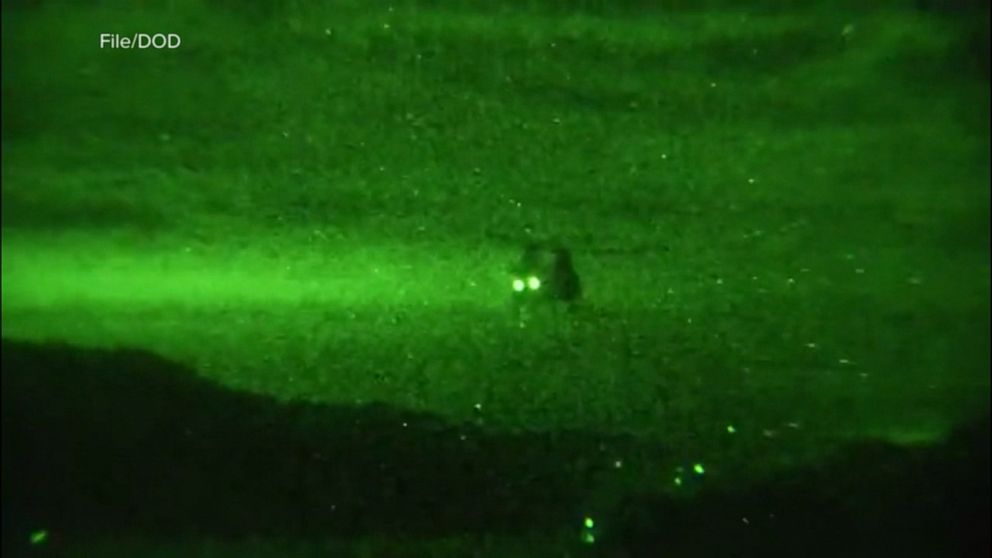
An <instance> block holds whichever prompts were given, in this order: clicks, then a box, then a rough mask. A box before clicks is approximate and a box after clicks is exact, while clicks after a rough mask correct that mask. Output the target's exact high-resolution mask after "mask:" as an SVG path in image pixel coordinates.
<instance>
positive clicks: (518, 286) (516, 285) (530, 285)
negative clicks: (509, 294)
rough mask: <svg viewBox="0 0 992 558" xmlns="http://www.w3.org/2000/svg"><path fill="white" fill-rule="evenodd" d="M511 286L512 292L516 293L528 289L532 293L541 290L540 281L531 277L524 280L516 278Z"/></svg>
mask: <svg viewBox="0 0 992 558" xmlns="http://www.w3.org/2000/svg"><path fill="white" fill-rule="evenodd" d="M512 285H513V290H514V291H515V292H518V293H522V292H524V291H526V290H528V289H530V290H532V291H536V290H537V289H540V288H541V280H540V279H538V278H537V277H535V276H533V275H531V276H530V277H527V278H526V279H521V278H519V277H516V278H514V279H513V284H512Z"/></svg>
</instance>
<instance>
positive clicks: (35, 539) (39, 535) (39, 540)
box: [30, 529, 48, 544]
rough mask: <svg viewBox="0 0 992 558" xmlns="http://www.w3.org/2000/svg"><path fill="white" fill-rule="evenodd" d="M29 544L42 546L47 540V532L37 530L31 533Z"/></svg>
mask: <svg viewBox="0 0 992 558" xmlns="http://www.w3.org/2000/svg"><path fill="white" fill-rule="evenodd" d="M30 540H31V544H44V543H45V541H47V540H48V531H46V530H44V529H39V530H37V531H35V532H33V533H31V537H30Z"/></svg>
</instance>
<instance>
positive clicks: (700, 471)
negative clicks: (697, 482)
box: [692, 463, 706, 475]
mask: <svg viewBox="0 0 992 558" xmlns="http://www.w3.org/2000/svg"><path fill="white" fill-rule="evenodd" d="M692 470H693V471H695V472H696V474H697V475H702V474H703V473H705V472H706V469H703V464H702V463H696V464H695V465H693V466H692Z"/></svg>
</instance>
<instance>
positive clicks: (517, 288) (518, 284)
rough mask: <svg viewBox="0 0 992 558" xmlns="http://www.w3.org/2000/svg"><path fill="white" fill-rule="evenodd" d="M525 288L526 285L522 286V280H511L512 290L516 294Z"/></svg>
mask: <svg viewBox="0 0 992 558" xmlns="http://www.w3.org/2000/svg"><path fill="white" fill-rule="evenodd" d="M526 287H527V285H526V284H524V282H523V280H522V279H514V280H513V290H515V291H517V292H518V293H519V292H520V291H522V290H524V289H525V288H526Z"/></svg>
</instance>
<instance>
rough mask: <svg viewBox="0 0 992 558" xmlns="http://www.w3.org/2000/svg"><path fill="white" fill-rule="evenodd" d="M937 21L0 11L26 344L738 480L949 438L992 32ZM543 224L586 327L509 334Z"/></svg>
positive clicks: (10, 323) (978, 404) (726, 14)
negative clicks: (155, 43)
mask: <svg viewBox="0 0 992 558" xmlns="http://www.w3.org/2000/svg"><path fill="white" fill-rule="evenodd" d="M917 4H921V3H917ZM939 4H940V3H935V7H932V8H920V6H918V5H914V4H913V3H912V2H908V1H907V2H901V1H896V0H891V1H887V2H879V3H875V4H873V5H872V6H871V7H865V6H864V5H862V4H861V3H858V2H853V1H852V2H841V3H837V2H823V3H821V4H817V3H814V2H771V1H761V2H751V3H738V2H730V1H726V2H723V1H717V0H711V1H707V2H681V1H674V0H673V1H670V2H657V3H651V2H644V3H639V2H635V1H633V0H631V1H620V2H612V3H608V2H594V1H589V2H581V1H578V0H576V1H568V2H566V1H557V2H556V1H539V0H532V1H526V2H525V1H522V0H521V1H513V2H503V3H501V4H500V5H499V6H500V7H498V8H497V7H494V5H495V3H485V2H469V1H467V0H464V1H458V2H433V1H428V0H424V1H419V2H417V1H412V0H411V1H401V2H392V3H390V2H379V1H373V2H355V1H351V0H345V1H340V2H334V3H327V4H324V3H319V2H306V1H303V0H299V1H284V2H271V3H266V2H254V3H245V4H241V3H236V2H233V1H222V0H213V1H211V0H173V1H157V2H156V1H151V0H149V1H146V2H138V3H135V2H125V1H104V2H72V3H69V2H66V3H59V2H48V1H44V0H42V1H34V2H29V1H21V2H8V3H5V4H4V8H3V28H2V36H3V60H2V62H3V91H2V102H3V107H2V109H3V118H2V122H3V124H2V133H3V138H2V139H3V147H2V155H3V171H2V172H3V173H2V184H3V197H2V212H3V213H2V217H3V337H4V339H14V340H34V341H40V340H60V341H66V342H69V343H71V344H73V345H76V346H79V347H85V348H112V347H119V346H121V347H132V348H141V349H147V350H149V351H152V352H154V353H156V354H159V355H162V356H164V357H166V358H169V359H171V360H174V361H176V362H178V363H182V364H183V365H186V366H189V367H190V368H192V369H195V370H196V371H197V372H198V373H199V374H201V375H202V376H203V377H205V378H207V379H209V380H212V381H215V382H217V383H219V384H220V385H222V386H225V387H228V388H231V389H233V390H244V391H249V392H254V393H259V394H269V395H272V396H275V397H277V398H278V399H280V400H301V399H302V400H306V401H310V402H316V403H324V404H341V405H362V404H365V403H372V402H377V403H386V404H390V405H394V406H396V407H399V408H402V409H408V410H414V411H424V412H430V413H434V414H437V415H440V416H442V417H444V418H446V419H448V420H451V421H453V422H454V423H457V422H462V421H476V422H479V421H481V422H482V423H484V427H485V428H486V429H488V430H489V431H492V432H520V431H557V430H562V429H577V430H581V431H583V432H589V433H596V434H604V435H619V434H631V435H634V436H635V437H637V439H639V440H642V441H643V442H644V443H646V444H658V445H661V446H664V447H665V448H667V451H668V454H667V455H670V456H673V457H671V460H670V461H671V462H672V463H674V462H677V461H678V460H680V459H681V460H685V459H689V460H703V461H705V462H707V463H712V464H713V465H712V466H711V469H715V470H720V469H722V470H724V471H735V475H737V476H731V475H729V473H728V476H727V477H726V478H727V481H726V482H728V483H731V482H739V481H741V479H750V478H761V477H766V476H769V475H771V476H773V475H774V474H775V471H776V470H777V469H778V468H780V467H785V466H788V465H791V464H795V463H796V462H801V461H809V460H816V459H818V458H819V456H821V455H824V454H826V453H828V452H829V451H831V450H832V449H833V448H835V447H837V446H838V445H839V444H842V443H844V442H847V441H850V440H852V439H862V438H866V437H878V438H883V439H886V440H889V441H892V442H895V443H898V444H917V443H927V442H933V441H936V440H939V439H941V438H942V437H943V436H944V434H945V433H946V432H947V431H948V430H949V429H950V428H951V426H952V425H954V424H956V423H958V422H961V421H964V420H967V419H970V418H973V417H975V416H980V415H981V414H982V413H987V412H988V399H989V375H988V369H989V362H990V358H989V344H988V338H989V333H990V332H989V279H990V266H989V246H990V243H989V190H988V184H989V179H990V160H989V155H988V153H989V147H990V146H989V143H990V142H989V124H988V122H989V79H988V75H989V74H988V21H987V18H988V16H987V12H984V14H985V15H984V21H983V19H982V17H980V16H975V15H974V14H971V13H970V12H965V15H964V16H961V15H960V14H956V13H954V11H953V10H947V9H943V8H942V7H941V6H940V5H939ZM980 13H981V12H980ZM135 32H151V33H154V32H166V33H177V34H179V35H180V36H181V38H182V45H181V47H180V48H178V49H176V50H174V51H155V50H110V49H100V48H99V34H100V33H121V34H123V35H129V34H131V33H135ZM983 41H984V42H983ZM532 237H534V238H554V239H557V240H558V241H560V242H562V243H564V244H565V245H567V246H569V247H570V248H571V249H572V251H573V252H574V254H575V259H576V266H577V268H578V270H579V273H580V274H581V275H582V278H583V282H584V284H585V290H586V293H587V299H586V300H585V301H584V302H583V307H582V308H581V309H580V312H579V313H578V316H577V317H576V318H575V322H574V323H571V324H568V325H567V327H566V326H563V324H560V323H551V322H548V323H544V322H538V323H533V324H530V325H529V326H528V327H526V328H520V327H517V325H516V324H515V323H513V322H512V320H511V319H510V317H509V314H508V312H507V307H506V303H507V300H508V297H509V283H508V279H507V277H506V276H505V275H504V271H505V269H506V265H507V263H508V262H510V261H512V260H513V258H514V257H516V255H517V254H518V252H519V250H520V248H521V246H522V245H523V243H524V242H526V241H527V240H528V239H529V238H532ZM477 406H478V408H477ZM728 424H733V425H735V429H736V430H737V433H736V434H735V435H734V438H733V440H734V441H733V443H730V442H729V441H728V436H727V433H726V432H725V429H726V426H727V425H728ZM662 461H664V460H662ZM672 463H670V462H668V461H664V463H642V464H641V465H639V466H632V467H629V468H627V469H625V470H624V475H626V477H625V479H624V481H623V482H629V483H632V484H636V485H638V486H651V487H655V488H657V489H658V490H669V489H670V484H671V482H670V481H671V479H670V475H668V474H667V473H658V472H657V471H661V470H665V471H667V470H668V469H665V467H668V466H669V465H671V464H672ZM137 544H140V543H137ZM272 544H276V543H272ZM368 544H372V543H368ZM446 544H451V545H454V546H451V547H450V548H449V549H448V550H444V549H445V548H448V547H446V546H444V545H446ZM458 544H459V543H457V542H451V543H446V542H444V541H439V542H437V545H438V546H437V548H438V549H440V550H438V551H437V552H439V553H441V554H445V553H452V554H459V553H460V552H461V551H460V550H458V548H459V547H458V546H457V545H458ZM508 544H509V543H508ZM373 546H374V545H373ZM370 548H371V549H370V550H367V552H368V553H370V555H376V554H379V553H381V552H384V551H382V550H376V549H375V548H373V547H370ZM508 548H513V547H512V545H511V546H509V547H508ZM229 550H230V549H229ZM146 551H147V549H146ZM222 551H223V550H222V549H219V550H217V551H216V552H222ZM122 552H124V553H127V552H128V551H127V550H122ZM162 552H166V553H168V552H170V551H169V550H163V551H162ZM204 552H206V551H204ZM230 552H235V551H234V550H230ZM273 552H279V551H275V550H274V551H273ZM282 552H284V553H285V552H290V550H287V549H284V550H283V551H282ZM300 552H304V553H305V551H300ZM507 552H511V551H510V550H507Z"/></svg>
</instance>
